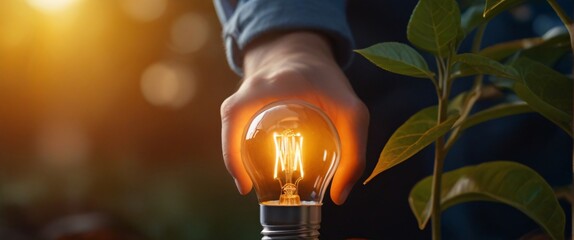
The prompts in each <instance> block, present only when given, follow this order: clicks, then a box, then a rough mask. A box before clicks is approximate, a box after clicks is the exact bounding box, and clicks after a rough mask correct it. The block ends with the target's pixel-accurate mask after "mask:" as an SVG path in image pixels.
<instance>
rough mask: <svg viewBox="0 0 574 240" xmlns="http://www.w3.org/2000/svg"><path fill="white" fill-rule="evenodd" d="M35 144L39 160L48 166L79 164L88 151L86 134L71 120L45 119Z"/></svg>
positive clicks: (83, 160)
mask: <svg viewBox="0 0 574 240" xmlns="http://www.w3.org/2000/svg"><path fill="white" fill-rule="evenodd" d="M37 144H38V150H37V151H38V155H39V158H40V160H42V161H43V162H44V163H45V164H46V165H47V166H50V167H56V168H68V167H75V166H78V165H81V164H83V163H84V162H85V161H86V160H87V159H88V157H89V153H90V152H89V151H90V143H89V138H88V136H87V135H86V133H85V131H84V129H83V128H82V127H81V126H80V125H79V123H77V122H73V121H67V120H48V121H46V122H45V123H44V124H42V126H41V128H40V130H39V133H38V137H37Z"/></svg>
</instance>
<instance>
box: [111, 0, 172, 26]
mask: <svg viewBox="0 0 574 240" xmlns="http://www.w3.org/2000/svg"><path fill="white" fill-rule="evenodd" d="M120 3H121V6H122V8H123V9H124V11H125V12H126V14H127V15H128V16H130V17H132V18H133V19H134V20H138V21H141V22H150V21H153V20H156V19H158V18H159V17H161V16H162V15H163V13H164V12H165V9H166V7H167V1H166V0H122V1H121V2H120Z"/></svg>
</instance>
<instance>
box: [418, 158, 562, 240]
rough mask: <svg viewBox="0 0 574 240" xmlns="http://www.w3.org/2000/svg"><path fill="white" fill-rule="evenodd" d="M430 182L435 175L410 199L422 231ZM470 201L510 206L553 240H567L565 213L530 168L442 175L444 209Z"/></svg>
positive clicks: (494, 167)
mask: <svg viewBox="0 0 574 240" xmlns="http://www.w3.org/2000/svg"><path fill="white" fill-rule="evenodd" d="M431 183H432V176H431V177H427V178H425V179H423V180H422V181H420V182H418V183H417V184H416V185H415V187H414V188H413V189H412V190H411V193H410V196H409V204H410V206H411V210H412V211H413V213H414V215H415V217H416V218H417V220H418V223H419V227H420V228H421V229H423V228H424V226H425V225H426V223H427V222H428V220H429V218H430V214H431V207H430V198H431ZM470 201H493V202H500V203H505V204H507V205H510V206H512V207H514V208H516V209H518V210H520V211H522V212H523V213H524V214H526V215H527V216H529V217H530V218H531V219H532V220H534V221H535V222H536V223H538V224H539V225H540V226H541V227H542V228H544V230H546V232H548V234H550V236H552V238H554V239H564V235H563V234H564V226H565V223H566V218H565V216H564V210H562V208H561V207H560V205H559V203H558V200H556V197H555V196H554V191H553V190H552V188H551V187H550V186H549V185H548V183H546V181H545V180H544V178H542V177H541V176H540V175H538V173H536V171H534V170H532V169H530V168H528V167H527V166H524V165H521V164H519V163H515V162H508V161H496V162H488V163H483V164H480V165H476V166H469V167H464V168H460V169H457V170H454V171H451V172H447V173H445V174H444V175H443V176H442V191H441V210H442V211H444V210H445V209H447V208H449V207H451V206H453V205H456V204H459V203H464V202H470ZM493 217H494V216H493Z"/></svg>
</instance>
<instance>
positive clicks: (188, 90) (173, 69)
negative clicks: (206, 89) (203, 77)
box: [141, 62, 196, 108]
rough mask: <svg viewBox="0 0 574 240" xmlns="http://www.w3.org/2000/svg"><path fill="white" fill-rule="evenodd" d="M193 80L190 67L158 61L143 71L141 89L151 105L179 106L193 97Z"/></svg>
mask: <svg viewBox="0 0 574 240" xmlns="http://www.w3.org/2000/svg"><path fill="white" fill-rule="evenodd" d="M195 81H196V77H195V75H194V74H193V72H192V71H191V70H190V69H188V68H183V67H180V66H177V65H175V64H168V63H165V62H158V63H154V64H152V65H150V66H149V67H148V68H147V69H146V70H145V71H144V72H143V74H142V78H141V89H142V93H143V95H144V97H145V99H146V100H147V101H148V102H149V103H151V104H153V105H156V106H167V107H172V108H181V107H183V106H184V105H185V104H187V103H188V102H189V100H191V98H192V97H193V95H194V93H195V87H196V86H195V85H196V84H195Z"/></svg>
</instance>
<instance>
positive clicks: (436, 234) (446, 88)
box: [431, 57, 451, 240]
mask: <svg viewBox="0 0 574 240" xmlns="http://www.w3.org/2000/svg"><path fill="white" fill-rule="evenodd" d="M449 60H450V59H447V62H446V64H445V62H444V61H443V60H442V59H441V58H440V57H439V58H437V67H438V69H439V78H438V79H439V89H438V90H437V93H438V94H437V95H438V117H437V124H441V123H442V122H444V121H445V120H446V118H447V109H448V97H449V95H450V81H449V80H450V73H449V72H450V69H449V68H450V64H451V63H450V61H449ZM444 140H445V138H444V136H441V137H439V138H438V139H437V140H436V142H435V157H434V170H433V179H432V190H431V191H432V194H431V196H432V199H431V208H432V211H431V221H432V223H431V225H432V239H433V240H439V239H441V207H440V204H441V186H442V173H443V166H444V159H445V155H446V151H445V148H444Z"/></svg>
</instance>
